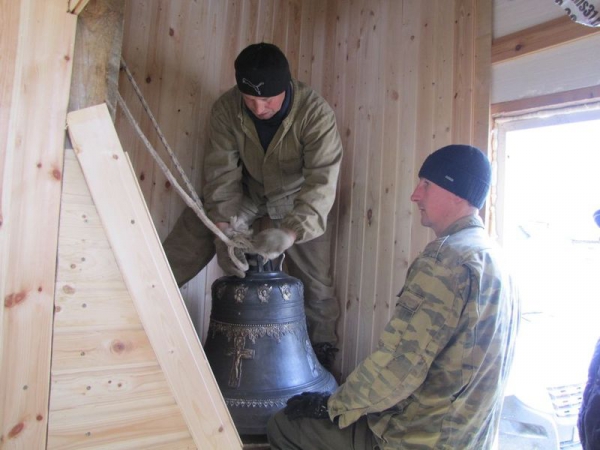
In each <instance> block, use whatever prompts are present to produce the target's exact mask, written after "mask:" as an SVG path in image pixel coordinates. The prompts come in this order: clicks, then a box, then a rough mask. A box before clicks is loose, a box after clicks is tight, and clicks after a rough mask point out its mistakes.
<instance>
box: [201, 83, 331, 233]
mask: <svg viewBox="0 0 600 450" xmlns="http://www.w3.org/2000/svg"><path fill="white" fill-rule="evenodd" d="M292 92H293V98H292V102H291V105H290V110H289V113H288V115H287V116H286V118H285V119H284V120H283V122H282V124H281V125H280V126H279V129H278V130H277V132H276V133H275V136H274V137H273V139H272V141H271V143H270V144H269V148H268V149H267V150H266V151H265V150H264V149H263V147H262V145H261V143H260V140H259V137H258V133H257V132H256V128H255V126H254V123H253V122H252V119H251V117H250V115H249V114H248V112H247V110H246V108H245V106H244V104H243V99H242V95H241V93H240V91H239V89H238V88H237V87H233V88H232V89H230V90H229V91H227V92H225V93H224V94H223V95H222V96H221V97H219V99H217V101H216V102H215V104H214V105H213V108H212V112H211V118H210V140H209V147H208V151H207V154H206V157H205V161H204V174H205V179H206V185H205V187H204V199H205V207H206V211H207V215H208V217H209V218H210V219H211V220H212V221H214V222H229V220H230V217H232V216H234V215H237V216H239V215H243V216H244V217H245V218H247V222H248V223H251V222H252V221H253V220H254V219H256V218H257V217H261V216H264V215H268V216H269V217H271V219H276V220H281V226H282V227H284V228H288V229H291V230H293V231H295V232H296V235H297V239H296V242H297V243H302V242H306V241H309V240H311V239H314V238H316V237H318V236H320V235H322V234H323V233H324V231H325V227H326V224H327V215H328V214H329V212H330V210H331V207H332V205H333V202H334V200H335V193H336V185H337V179H338V175H339V169H340V162H341V159H342V143H341V140H340V136H339V133H338V130H337V125H336V120H335V115H334V113H333V110H332V109H331V107H330V106H329V105H328V104H327V102H326V101H325V100H324V99H323V97H321V96H320V95H319V94H318V93H317V92H316V91H314V90H313V89H311V88H310V87H308V86H307V85H305V84H303V83H301V82H298V81H297V80H292Z"/></svg>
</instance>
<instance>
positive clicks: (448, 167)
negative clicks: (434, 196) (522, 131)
mask: <svg viewBox="0 0 600 450" xmlns="http://www.w3.org/2000/svg"><path fill="white" fill-rule="evenodd" d="M419 178H426V179H428V180H429V181H432V182H434V183H435V184H437V185H438V186H440V187H442V188H444V189H446V190H447V191H450V192H452V193H453V194H456V195H458V196H459V197H460V198H464V199H465V200H468V201H469V203H471V205H473V206H475V207H477V208H479V209H480V208H481V207H482V206H483V203H484V202H485V198H486V197H487V194H488V191H489V190H490V183H491V178H492V168H491V165H490V162H489V161H488V159H487V157H486V156H485V155H484V154H483V152H482V151H481V150H479V149H478V148H475V147H471V146H470V145H448V146H446V147H442V148H440V149H439V150H437V151H435V152H433V153H432V154H431V155H429V156H428V157H427V159H425V162H424V163H423V166H422V167H421V170H419Z"/></svg>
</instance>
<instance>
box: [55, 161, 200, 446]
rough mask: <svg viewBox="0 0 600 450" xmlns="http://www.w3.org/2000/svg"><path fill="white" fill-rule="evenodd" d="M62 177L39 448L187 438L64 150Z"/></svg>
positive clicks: (75, 169) (182, 440)
mask: <svg viewBox="0 0 600 450" xmlns="http://www.w3.org/2000/svg"><path fill="white" fill-rule="evenodd" d="M63 180H64V182H63V192H62V201H61V220H60V228H59V248H58V257H57V259H58V270H57V276H56V295H55V297H56V302H55V319H54V335H53V345H52V348H53V352H52V370H51V375H52V384H51V390H50V414H49V424H48V448H61V449H64V448H74V449H75V448H76V449H80V448H106V447H107V446H110V445H118V446H120V447H121V448H146V447H147V446H151V445H153V444H156V443H163V444H165V443H167V442H168V443H169V445H170V446H171V448H177V447H178V446H181V445H183V444H184V443H185V444H186V445H189V442H190V441H191V439H192V438H191V434H190V433H189V431H188V428H187V425H186V423H185V421H184V420H183V416H182V414H181V412H180V411H178V410H177V409H176V403H175V399H174V397H173V394H172V393H171V390H170V387H169V385H168V383H167V380H166V378H165V375H164V373H163V371H162V369H161V367H160V365H159V364H158V360H157V358H156V355H155V353H154V350H153V349H152V346H151V345H150V342H149V340H148V337H147V336H146V332H145V331H144V328H143V326H142V323H141V321H140V318H139V315H138V313H137V311H136V309H135V307H134V305H133V302H132V299H131V296H130V294H129V291H128V290H127V287H126V285H125V281H124V279H123V276H122V274H121V271H120V270H119V267H118V265H117V261H116V259H115V257H114V253H113V249H112V247H111V245H110V243H109V241H108V237H107V235H106V232H105V230H104V226H103V225H102V221H101V218H100V216H99V214H98V211H97V209H96V207H95V205H94V202H93V200H92V197H91V194H90V191H89V189H88V186H87V183H86V181H85V179H84V177H83V173H82V171H81V168H80V166H79V163H78V162H77V159H76V157H75V154H74V153H73V151H72V150H67V151H66V154H65V170H64V178H63ZM124 423H126V424H127V425H126V426H123V424H124Z"/></svg>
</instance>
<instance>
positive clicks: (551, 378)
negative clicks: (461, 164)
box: [494, 105, 600, 449]
mask: <svg viewBox="0 0 600 450" xmlns="http://www.w3.org/2000/svg"><path fill="white" fill-rule="evenodd" d="M495 125H496V127H495V135H496V144H497V145H496V148H497V151H496V153H495V162H496V167H497V189H496V192H497V197H496V199H495V210H496V214H495V216H494V219H495V225H496V229H497V233H498V240H499V241H500V243H501V244H502V246H503V247H504V249H505V251H506V254H507V256H508V260H509V263H510V265H511V269H512V271H513V273H514V274H515V276H516V278H517V281H518V283H519V287H520V291H521V299H522V318H521V325H522V326H521V332H520V335H519V338H518V341H517V342H518V344H517V355H516V357H515V363H514V366H513V371H512V374H511V382H510V384H509V388H508V392H507V394H508V395H509V396H513V397H514V398H513V400H516V401H517V402H518V403H519V405H520V406H519V407H521V408H524V409H527V410H528V414H529V416H528V417H525V416H523V421H524V423H525V424H526V425H531V427H529V428H527V426H525V428H523V427H521V428H519V426H517V427H516V428H515V429H519V430H523V429H528V430H529V431H528V433H529V435H531V436H530V438H531V439H534V440H535V439H548V440H549V442H550V441H552V440H554V441H556V442H557V443H558V445H560V446H561V448H573V449H575V448H578V447H577V444H576V442H577V441H578V435H577V430H576V426H575V425H576V419H577V413H578V410H579V404H580V402H581V393H582V390H583V386H584V384H585V381H586V380H587V369H588V366H589V363H590V360H591V356H592V353H593V348H594V345H595V343H596V341H597V340H598V338H599V337H600V327H599V326H598V317H600V314H599V313H600V228H599V227H598V226H596V224H595V222H594V219H593V214H594V212H595V211H597V210H600V105H598V106H593V107H590V106H586V107H582V108H570V109H562V110H553V111H550V112H548V111H545V112H539V113H536V114H531V115H523V116H518V117H512V118H510V117H507V118H502V119H497V120H496V123H495ZM517 409H518V408H517ZM538 413H539V415H538V416H537V418H535V417H533V416H531V414H533V415H534V416H535V414H538ZM513 414H514V411H513ZM536 420H539V422H536ZM504 425H505V431H506V424H504ZM521 425H522V424H521ZM535 427H538V428H535ZM535 429H537V430H538V431H540V433H537V434H536V433H535V432H532V431H531V430H535ZM515 434H518V433H515ZM553 435H554V437H553ZM532 436H533V437H532ZM536 436H537V437H536ZM532 442H533V441H532ZM532 445H534V444H532ZM535 445H537V444H535ZM500 448H502V447H500ZM522 448H524V449H526V448H557V447H556V446H555V445H554V444H552V443H549V444H548V446H542V447H538V446H533V447H526V446H524V447H522Z"/></svg>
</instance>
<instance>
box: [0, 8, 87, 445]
mask: <svg viewBox="0 0 600 450" xmlns="http://www.w3.org/2000/svg"><path fill="white" fill-rule="evenodd" d="M65 6H66V5H65V4H63V3H60V2H47V1H36V0H28V1H22V2H8V1H2V2H0V11H2V18H3V20H2V27H0V28H2V32H1V33H2V44H1V50H2V51H3V53H2V74H1V75H0V86H1V88H0V95H2V98H0V103H1V104H2V107H1V108H0V109H1V111H2V113H1V119H2V124H1V125H0V144H2V149H1V151H0V154H2V155H3V156H2V157H1V160H2V163H1V164H0V167H1V168H2V172H1V175H0V177H1V178H0V180H1V182H0V185H1V188H0V193H1V200H0V206H1V210H0V298H2V305H3V308H2V313H1V316H0V318H1V325H0V333H1V336H2V338H1V339H2V340H1V349H0V358H1V360H0V361H1V362H0V426H1V427H2V428H1V431H0V437H1V441H2V442H3V445H4V446H6V447H7V448H32V449H37V448H44V447H45V443H46V427H47V423H48V393H49V389H48V386H49V374H50V351H51V335H52V314H53V306H54V305H53V302H54V282H55V271H56V248H57V230H58V217H59V207H60V189H61V182H62V174H63V167H62V157H63V149H64V138H65V132H64V123H65V115H66V112H67V104H68V94H69V85H70V82H71V73H72V67H73V53H74V52H73V47H74V40H75V33H76V16H74V15H72V14H69V13H68V12H67V11H66V7H65ZM32 43H35V45H31V44H32ZM5 50H6V53H4V51H5ZM32 124H35V126H32Z"/></svg>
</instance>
